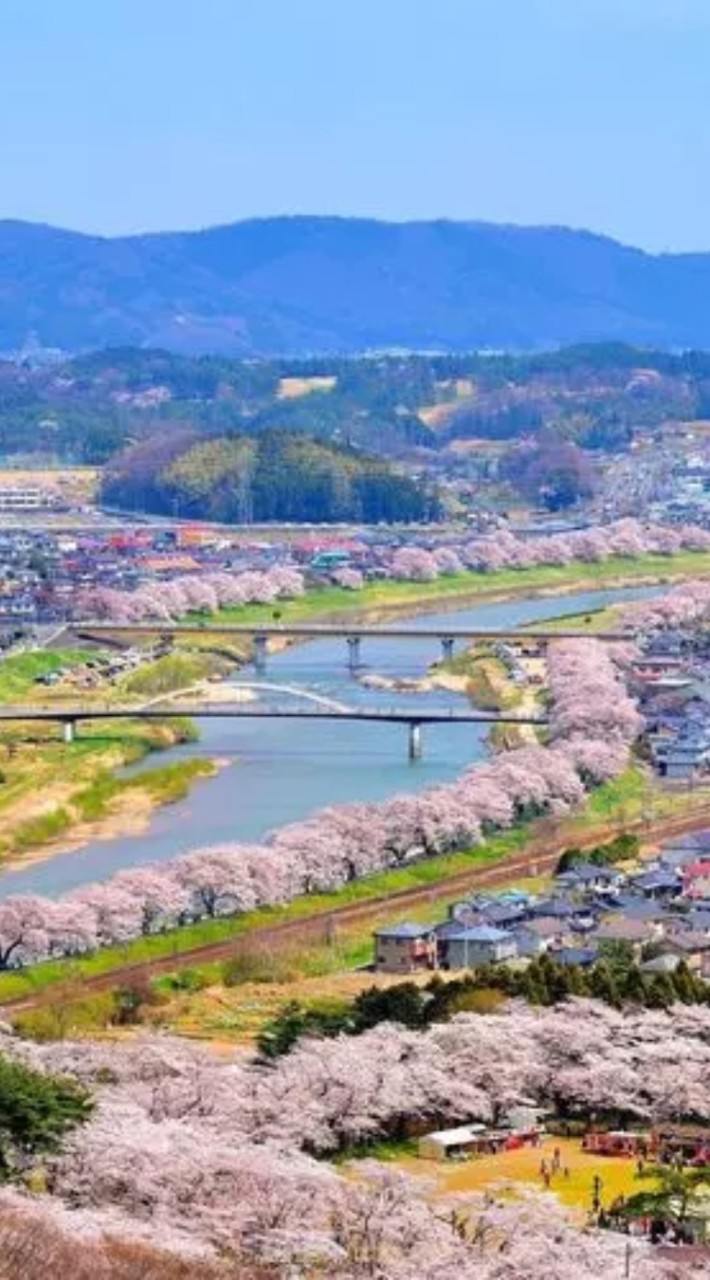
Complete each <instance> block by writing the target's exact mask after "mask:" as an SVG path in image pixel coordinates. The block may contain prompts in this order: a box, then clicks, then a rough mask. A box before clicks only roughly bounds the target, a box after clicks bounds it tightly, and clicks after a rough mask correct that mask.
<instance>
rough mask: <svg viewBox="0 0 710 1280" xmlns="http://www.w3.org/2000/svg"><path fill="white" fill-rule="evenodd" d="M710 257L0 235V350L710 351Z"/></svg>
mask: <svg viewBox="0 0 710 1280" xmlns="http://www.w3.org/2000/svg"><path fill="white" fill-rule="evenodd" d="M709 297H710V253H708V254H678V255H672V254H662V255H658V256H653V255H651V254H647V253H643V252H641V251H640V250H638V249H632V248H627V247H625V246H623V245H620V244H618V243H616V242H615V241H614V240H610V239H607V238H605V237H603V236H598V235H592V234H590V233H589V232H585V231H570V230H567V229H565V228H559V227H540V228H533V227H513V226H495V225H491V224H486V223H476V222H471V223H456V222H444V221H440V222H411V223H385V222H376V221H371V220H367V219H361V218H320V217H288V218H286V217H284V218H262V219H255V220H252V221H248V222H238V223H235V224H234V225H233V226H225V227H215V228H212V229H210V230H206V231H195V232H166V233H160V234H156V235H139V236H129V237H122V238H117V239H104V238H101V237H99V236H88V235H81V234H79V233H77V232H71V231H60V230H57V229H55V228H53V227H48V226H40V225H36V224H31V223H24V222H11V221H6V222H0V351H4V352H10V351H16V350H18V349H21V348H22V347H23V346H24V345H25V344H26V343H27V342H28V341H33V342H35V343H37V344H39V345H40V346H42V347H59V348H61V349H63V350H64V351H69V352H75V351H83V350H89V349H93V348H98V347H102V346H107V345H111V346H116V345H127V344H128V345H134V346H149V347H163V348H167V349H169V350H173V351H181V352H185V353H200V352H208V351H209V352H220V353H222V354H225V355H227V354H229V355H235V356H239V355H244V356H249V355H275V354H306V353H312V352H341V353H346V352H354V351H363V350H369V349H373V348H374V349H382V348H386V349H392V348H407V349H416V350H432V349H435V350H450V351H461V350H471V349H474V348H486V347H490V348H515V349H531V348H546V347H553V346H558V345H562V344H564V343H570V342H588V341H595V340H601V339H614V340H623V341H625V342H633V343H639V344H653V345H655V346H660V347H691V346H692V347H703V346H710V305H708V298H709Z"/></svg>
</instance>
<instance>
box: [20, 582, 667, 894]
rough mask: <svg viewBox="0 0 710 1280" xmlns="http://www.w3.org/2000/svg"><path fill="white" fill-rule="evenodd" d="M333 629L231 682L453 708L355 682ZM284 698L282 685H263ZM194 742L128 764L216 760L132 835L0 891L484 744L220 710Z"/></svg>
mask: <svg viewBox="0 0 710 1280" xmlns="http://www.w3.org/2000/svg"><path fill="white" fill-rule="evenodd" d="M657 591H658V588H648V587H646V588H628V589H624V590H618V591H595V592H585V593H577V594H574V595H569V596H565V597H564V598H560V597H557V598H548V599H531V600H516V601H509V602H507V603H501V604H482V605H478V606H476V607H475V608H469V609H465V610H459V611H456V612H446V613H441V614H431V613H428V614H426V615H424V616H421V617H420V618H418V619H417V618H415V619H413V620H411V622H408V623H407V625H408V626H410V625H411V627H412V628H417V627H422V628H432V627H438V626H441V627H442V630H444V631H445V630H446V627H447V626H472V627H491V628H496V627H499V628H508V627H511V628H512V627H516V626H521V625H524V624H525V623H532V622H536V621H542V620H544V619H546V618H553V617H559V616H560V615H562V614H564V613H583V612H585V611H587V610H593V609H598V608H600V607H602V606H604V605H606V604H611V603H615V602H617V601H620V600H633V599H640V598H643V597H644V596H648V595H652V594H654V593H657ZM440 656H441V655H440V650H439V645H438V642H437V641H436V640H433V639H427V638H422V640H410V639H407V640H402V639H400V640H379V639H376V640H368V639H365V640H363V642H362V652H361V657H362V661H363V664H364V667H365V669H366V670H368V671H370V672H372V673H376V674H378V675H384V676H389V677H399V678H406V677H416V676H421V675H422V674H424V673H425V671H426V668H427V667H428V666H429V664H430V663H431V662H433V661H436V660H437V659H438V658H439V657H440ZM346 658H347V654H346V644H345V641H344V640H343V639H325V640H313V641H309V642H308V643H306V644H303V645H299V646H295V647H294V648H291V649H288V650H286V651H285V652H284V653H281V654H275V655H273V656H270V657H269V661H268V670H267V672H266V674H265V675H264V676H263V677H259V676H255V675H254V672H253V671H248V670H244V671H242V672H240V673H239V674H238V675H237V676H235V678H234V683H235V684H239V683H241V682H249V681H250V680H254V679H261V678H263V679H264V680H268V681H269V682H273V683H274V684H283V685H299V686H302V687H307V688H308V689H310V690H313V691H315V692H317V693H319V694H322V695H325V696H327V697H332V698H335V699H337V700H338V701H340V702H344V703H348V704H350V705H357V706H364V705H367V706H379V707H386V708H389V707H394V706H395V705H396V706H397V707H405V706H406V707H407V708H410V707H411V708H412V709H413V710H416V709H421V710H424V709H425V707H433V706H436V707H437V708H438V707H447V708H448V707H459V708H460V707H461V706H462V700H461V695H459V694H455V693H448V692H447V691H445V690H441V689H437V690H434V691H432V692H430V693H424V694H421V693H409V694H406V693H401V692H393V691H389V690H374V689H369V688H366V687H364V686H362V685H361V684H360V683H359V682H358V681H357V680H356V679H354V678H353V677H352V676H351V675H350V674H349V672H348V670H347V666H346ZM261 696H262V697H263V698H264V699H265V703H266V700H268V699H273V700H274V702H275V703H276V704H278V705H284V704H285V702H286V697H285V695H283V694H263V695H261ZM200 728H201V736H200V740H199V742H197V743H188V744H185V745H183V746H180V747H176V748H174V749H172V750H171V751H170V752H167V753H160V754H159V755H155V756H151V757H149V759H148V760H147V761H143V762H142V763H141V764H140V765H139V766H136V767H135V769H134V770H133V771H136V770H138V771H140V772H144V771H146V770H148V769H150V768H157V767H160V766H161V765H162V764H164V763H165V762H166V760H177V759H185V758H188V757H190V756H195V755H199V756H211V757H219V758H220V759H222V760H223V761H226V762H227V764H226V767H224V768H223V769H221V770H220V772H219V773H218V774H217V775H216V776H215V777H214V778H212V779H209V780H207V781H205V782H201V783H197V784H196V786H195V788H194V790H193V791H192V793H191V794H190V795H189V796H188V797H187V798H186V799H185V800H183V801H180V802H179V803H177V804H175V805H170V806H168V807H166V808H164V809H160V810H158V811H157V812H156V813H155V814H154V815H153V817H152V819H151V822H150V827H149V829H148V830H147V831H145V832H144V833H142V834H141V835H139V836H127V837H119V838H116V839H110V840H96V841H93V842H91V843H89V844H87V845H85V846H84V847H83V848H82V849H80V850H78V851H75V852H72V853H66V854H60V855H58V856H56V857H54V858H52V859H50V860H48V861H46V862H38V863H36V864H34V865H32V866H27V867H25V868H23V869H22V870H17V871H8V872H5V874H4V875H0V897H6V896H7V895H8V894H10V893H30V892H31V893H44V894H49V895H55V894H58V893H61V892H64V891H66V890H68V889H72V888H75V887H76V886H77V885H81V884H85V883H88V882H91V881H95V880H105V879H107V878H108V877H109V876H111V875H113V874H114V873H115V872H116V871H118V870H121V869H123V868H124V867H133V866H138V865H141V864H145V863H148V862H155V861H160V860H162V859H165V858H170V857H173V856H174V855H175V854H177V853H181V852H184V851H186V850H188V849H192V848H196V847H198V846H201V845H207V844H215V843H218V842H224V841H234V840H254V839H259V838H262V837H263V836H264V835H266V834H267V832H269V831H270V830H272V829H273V828H275V827H279V826H282V825H283V824H284V823H286V822H291V821H293V820H294V819H297V818H302V817H305V816H306V815H307V814H310V813H312V812H313V811H314V810H316V809H320V808H323V807H324V806H325V805H328V804H337V803H341V802H343V801H348V800H381V799H383V798H384V797H386V796H390V795H393V794H394V793H396V792H401V791H416V790H419V789H421V788H423V787H429V786H432V785H434V784H436V783H440V782H446V781H450V780H451V779H453V778H455V777H456V776H457V775H458V774H459V773H461V772H462V770H463V769H465V768H466V766H468V765H470V764H472V763H474V762H475V761H477V760H480V759H482V758H483V757H484V756H485V754H486V745H485V739H486V735H487V732H488V727H487V726H486V725H485V724H483V725H476V724H459V725H456V724H443V725H428V726H426V727H425V728H424V730H423V733H424V756H423V759H421V760H418V761H416V762H415V763H410V762H409V761H408V759H407V728H406V725H401V724H387V723H385V724H373V723H371V722H370V723H368V722H358V721H349V722H348V721H346V722H339V721H332V720H314V721H312V722H311V721H307V720H305V721H304V720H243V721H240V720H230V719H227V718H225V719H214V720H205V721H202V722H201V725H200Z"/></svg>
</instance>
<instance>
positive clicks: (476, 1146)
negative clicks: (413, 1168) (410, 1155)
mask: <svg viewBox="0 0 710 1280" xmlns="http://www.w3.org/2000/svg"><path fill="white" fill-rule="evenodd" d="M485 1133H486V1126H485V1125H484V1124H462V1125H459V1126H458V1127H457V1128H456V1129H439V1130H438V1131H437V1132H436V1133H425V1134H424V1135H423V1136H422V1137H421V1138H420V1139H419V1144H418V1150H419V1155H420V1156H423V1157H424V1158H425V1159H428V1160H456V1159H461V1157H462V1156H465V1155H471V1154H472V1153H475V1152H479V1151H480V1150H481V1143H482V1141H483V1139H484V1135H485Z"/></svg>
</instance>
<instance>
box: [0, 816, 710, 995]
mask: <svg viewBox="0 0 710 1280" xmlns="http://www.w3.org/2000/svg"><path fill="white" fill-rule="evenodd" d="M706 826H710V801H708V803H707V804H705V805H703V806H702V808H697V809H696V810H695V811H694V812H693V814H692V815H691V816H689V817H685V818H667V819H664V820H663V821H661V822H658V823H655V824H654V825H653V826H652V827H650V828H647V827H646V824H645V822H643V821H641V820H639V821H637V822H633V823H628V824H626V825H625V826H624V830H625V831H629V832H636V833H637V834H639V833H640V834H641V837H642V847H643V848H644V849H646V850H647V851H650V850H652V849H654V848H655V847H656V846H657V845H658V844H659V843H660V842H662V841H664V840H667V839H669V838H671V837H672V836H676V835H683V834H686V833H688V832H690V831H696V830H700V829H701V828H703V827H706ZM618 832H619V824H618V823H607V824H601V823H600V824H599V826H597V827H595V828H593V829H590V830H589V832H587V834H586V835H585V836H584V838H583V839H579V840H577V841H575V844H576V846H577V847H578V848H582V849H584V848H591V847H592V846H594V845H596V844H599V843H601V842H603V841H604V840H608V839H610V838H611V837H612V836H614V835H617V834H618ZM569 842H570V841H569V835H567V836H561V835H560V836H558V837H553V838H550V837H536V838H533V839H532V840H531V841H530V844H529V846H528V848H527V849H526V850H525V852H524V853H516V854H511V855H509V856H508V857H507V858H502V859H501V860H500V862H497V863H496V864H495V865H494V866H490V867H482V868H480V869H479V870H474V869H471V870H470V871H461V872H458V873H457V874H456V875H452V876H448V877H445V878H442V879H441V880H438V881H437V882H436V883H435V884H430V885H424V886H422V887H417V888H413V889H402V890H399V891H398V892H396V893H390V894H386V895H382V896H381V897H378V898H370V899H368V900H367V901H366V902H358V903H349V904H347V905H345V906H342V907H334V908H333V909H332V910H329V911H318V912H314V914H313V915H312V916H308V917H306V918H305V919H298V920H285V921H283V922H282V923H281V924H275V925H264V926H262V927H261V928H257V929H251V930H250V931H249V932H248V933H245V934H240V935H239V936H237V937H235V938H228V939H226V940H224V941H221V942H214V943H203V944H201V945H200V946H197V947H191V948H189V949H186V950H185V951H180V952H179V953H174V954H171V955H168V956H161V957H160V958H158V959H156V960H151V961H147V962H146V961H142V962H139V963H134V964H126V965H121V966H120V968H116V969H113V970H111V972H110V973H102V974H97V975H96V976H91V977H86V978H82V979H80V980H79V981H78V982H77V983H76V997H75V998H76V999H81V998H82V997H83V996H85V995H88V994H90V993H93V992H96V991H105V990H108V989H110V988H112V987H116V986H120V985H121V984H122V983H125V982H127V981H133V980H135V979H140V980H141V981H144V980H149V979H151V978H155V977H158V976H159V975H160V974H162V973H174V972H175V971H176V970H177V969H181V968H183V967H188V966H189V967H192V966H194V965H198V964H207V963H213V962H215V961H224V960H229V959H230V958H231V957H232V956H235V955H240V954H244V953H248V952H253V951H254V950H258V951H261V952H264V951H266V952H272V953H277V952H282V951H290V950H293V949H294V948H295V947H299V946H303V945H308V944H309V943H310V944H313V943H324V942H327V941H328V942H332V941H334V939H335V938H336V937H337V934H338V931H339V930H345V929H347V928H349V927H351V926H353V925H366V924H368V923H373V924H374V923H375V922H376V921H377V920H378V919H379V918H380V917H381V914H382V911H383V910H387V911H388V912H389V911H392V912H393V913H396V914H400V913H402V912H403V911H406V910H408V909H409V908H410V907H418V906H422V905H425V904H426V903H427V902H434V901H436V900H439V899H441V897H442V895H443V894H449V893H450V894H451V897H452V899H453V898H456V897H457V896H458V895H459V894H460V895H462V896H463V895H464V894H465V893H470V892H471V891H472V890H477V889H490V888H495V887H496V886H499V885H502V884H507V883H509V882H510V881H511V880H516V879H527V878H529V877H536V876H540V875H544V874H546V873H547V874H549V872H551V871H552V870H554V867H555V865H556V863H557V860H558V858H559V856H560V853H561V852H562V851H563V849H565V848H566V847H568V845H569ZM68 982H71V978H70V977H69V978H68ZM56 998H57V984H53V985H52V986H49V987H47V988H45V989H44V990H41V991H37V992H33V993H32V994H31V995H23V996H18V997H16V998H14V999H12V1000H5V1001H4V1002H3V1004H2V1007H1V1008H0V1015H1V1014H2V1012H6V1013H7V1014H9V1015H12V1013H20V1012H23V1011H25V1010H27V1009H34V1008H37V1007H38V1006H41V1005H43V1004H48V1003H52V1001H54V1000H56ZM62 998H63V999H66V998H67V993H66V990H64V991H63V993H62Z"/></svg>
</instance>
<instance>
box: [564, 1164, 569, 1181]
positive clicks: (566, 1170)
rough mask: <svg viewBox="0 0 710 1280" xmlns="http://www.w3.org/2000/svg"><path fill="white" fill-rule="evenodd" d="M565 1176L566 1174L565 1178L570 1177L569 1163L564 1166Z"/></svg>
mask: <svg viewBox="0 0 710 1280" xmlns="http://www.w3.org/2000/svg"><path fill="white" fill-rule="evenodd" d="M564 1176H565V1178H569V1165H568V1164H566V1165H565V1167H564Z"/></svg>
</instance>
